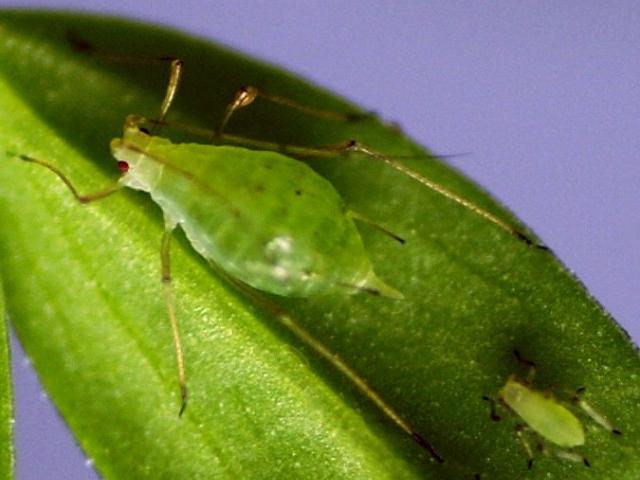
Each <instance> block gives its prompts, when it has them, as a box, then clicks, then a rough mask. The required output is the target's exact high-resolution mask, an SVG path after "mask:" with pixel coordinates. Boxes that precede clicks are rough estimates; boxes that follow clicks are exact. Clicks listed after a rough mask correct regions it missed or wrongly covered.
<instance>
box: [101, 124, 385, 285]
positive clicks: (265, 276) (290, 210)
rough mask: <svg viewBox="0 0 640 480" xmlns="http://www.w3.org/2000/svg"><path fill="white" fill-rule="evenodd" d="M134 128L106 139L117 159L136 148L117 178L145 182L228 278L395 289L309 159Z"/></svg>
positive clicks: (255, 282)
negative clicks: (118, 140) (146, 177)
mask: <svg viewBox="0 0 640 480" xmlns="http://www.w3.org/2000/svg"><path fill="white" fill-rule="evenodd" d="M141 135H144V134H141V133H140V132H131V133H125V138H124V140H123V142H122V144H123V145H124V146H125V149H123V148H121V147H120V148H117V147H118V146H116V148H114V155H115V156H116V157H117V158H121V157H123V156H126V155H127V154H123V153H122V150H128V152H129V153H128V155H129V156H131V151H132V150H136V149H139V150H143V151H144V154H143V155H142V157H143V159H142V160H140V161H139V162H138V164H137V165H131V166H130V170H129V172H128V173H127V175H126V176H125V179H124V180H123V181H125V182H126V183H127V184H128V185H130V186H134V187H135V188H139V189H143V190H146V191H148V192H149V193H150V194H151V196H152V198H153V199H154V201H155V202H156V203H158V205H160V207H161V208H162V209H163V211H164V212H165V213H166V214H168V215H169V216H170V217H171V218H173V219H174V220H175V221H176V222H177V223H178V224H180V226H181V227H182V228H183V230H184V231H185V233H186V235H187V237H188V238H189V240H190V242H191V243H192V244H193V246H194V248H195V249H196V250H197V251H198V252H199V253H200V254H201V255H203V256H204V257H205V258H208V259H210V260H212V261H214V262H215V263H217V264H218V265H219V266H220V267H221V268H223V269H224V270H225V271H227V272H228V273H230V274H231V275H232V276H234V277H235V278H238V279H240V280H242V281H244V282H245V283H248V284H249V285H251V286H253V287H255V288H258V289H260V290H264V291H267V292H271V293H275V294H279V295H287V296H309V295H318V294H327V293H333V292H338V291H340V292H342V293H345V292H347V293H352V292H356V291H358V290H359V289H364V290H371V291H375V292H378V293H381V294H386V295H393V294H395V293H396V292H395V291H394V290H393V289H391V288H390V287H388V286H386V285H385V284H384V283H383V282H382V281H381V280H379V279H378V278H377V277H376V276H375V275H374V273H373V270H372V267H371V263H370V261H369V258H368V255H367V253H366V251H365V249H364V246H363V244H362V240H361V238H360V234H359V232H358V230H357V228H356V226H355V224H354V223H353V221H352V219H351V218H349V217H348V216H347V214H346V212H345V208H344V204H343V201H342V199H341V197H340V196H339V194H338V193H337V192H336V190H335V189H334V188H333V186H332V185H331V183H329V182H328V181H327V180H325V179H324V178H322V177H321V176H319V175H318V174H316V173H315V172H314V171H313V170H311V169H310V168H309V167H308V166H307V165H305V164H303V163H301V162H298V161H296V160H294V159H291V158H289V157H286V156H284V155H281V154H278V153H275V152H263V151H252V150H247V149H242V148H238V147H217V146H209V145H197V144H172V143H171V142H169V141H168V140H165V139H162V138H159V137H148V136H146V139H143V138H142V137H141ZM128 139H132V140H133V141H134V142H135V145H134V146H133V148H132V147H131V146H127V143H128V142H127V140H128ZM143 140H144V141H143ZM142 143H144V144H145V145H142ZM125 161H126V159H125ZM150 163H151V164H153V165H154V167H151V166H145V165H146V164H150ZM158 165H161V166H162V167H160V168H161V169H162V174H161V175H159V176H157V177H153V178H154V183H153V184H152V185H151V184H149V185H146V187H147V188H143V187H144V186H142V187H141V185H140V179H139V178H138V173H137V172H148V171H149V170H153V169H154V168H158Z"/></svg>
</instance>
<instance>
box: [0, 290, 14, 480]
mask: <svg viewBox="0 0 640 480" xmlns="http://www.w3.org/2000/svg"><path fill="white" fill-rule="evenodd" d="M5 313H6V312H5V308H4V293H3V289H2V283H0V478H2V479H7V480H8V479H10V478H13V444H12V436H13V435H12V434H13V408H12V406H13V405H12V396H11V361H10V357H9V335H8V334H7V324H6V320H5Z"/></svg>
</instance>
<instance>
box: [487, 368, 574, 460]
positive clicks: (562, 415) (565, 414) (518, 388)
mask: <svg viewBox="0 0 640 480" xmlns="http://www.w3.org/2000/svg"><path fill="white" fill-rule="evenodd" d="M499 395H500V399H501V400H502V401H504V403H506V404H507V405H508V406H509V408H511V409H512V410H513V411H514V412H516V413H517V414H518V415H519V416H520V417H521V418H522V420H524V421H525V422H526V424H527V425H528V426H529V427H530V428H531V429H532V430H534V431H536V432H537V433H539V434H540V435H541V436H542V437H544V438H546V439H547V440H549V441H550V442H553V443H554V444H556V445H557V446H559V447H567V448H571V447H577V446H580V445H583V444H584V428H583V426H582V423H581V422H580V420H578V419H577V418H576V416H575V415H574V414H573V413H571V411H569V409H567V408H566V407H565V406H564V405H562V404H561V403H559V402H558V401H557V400H556V399H554V398H552V397H549V396H546V395H544V394H543V393H541V392H539V391H536V390H533V389H530V388H529V387H528V386H526V385H523V384H522V383H520V382H519V381H517V380H515V379H512V378H511V379H509V380H508V381H507V383H506V384H505V386H504V387H502V389H501V390H500V394H499Z"/></svg>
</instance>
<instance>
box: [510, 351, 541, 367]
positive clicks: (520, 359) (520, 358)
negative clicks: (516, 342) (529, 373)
mask: <svg viewBox="0 0 640 480" xmlns="http://www.w3.org/2000/svg"><path fill="white" fill-rule="evenodd" d="M513 354H514V355H515V357H516V358H517V359H518V361H519V362H520V363H522V364H524V365H527V366H529V367H532V368H535V367H536V364H535V362H532V361H531V360H528V359H526V358H524V357H523V356H522V355H521V354H520V352H519V351H518V350H514V351H513Z"/></svg>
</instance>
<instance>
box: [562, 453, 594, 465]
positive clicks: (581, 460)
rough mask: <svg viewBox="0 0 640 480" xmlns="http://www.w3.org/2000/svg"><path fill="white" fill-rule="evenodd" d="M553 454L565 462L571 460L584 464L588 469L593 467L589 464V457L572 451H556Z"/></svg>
mask: <svg viewBox="0 0 640 480" xmlns="http://www.w3.org/2000/svg"><path fill="white" fill-rule="evenodd" d="M553 454H554V455H555V456H556V457H558V458H561V459H563V460H569V461H570V462H575V463H583V464H584V465H585V466H586V467H590V466H591V463H589V460H588V459H587V457H583V456H582V455H579V454H577V453H575V452H572V451H571V450H554V451H553Z"/></svg>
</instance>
